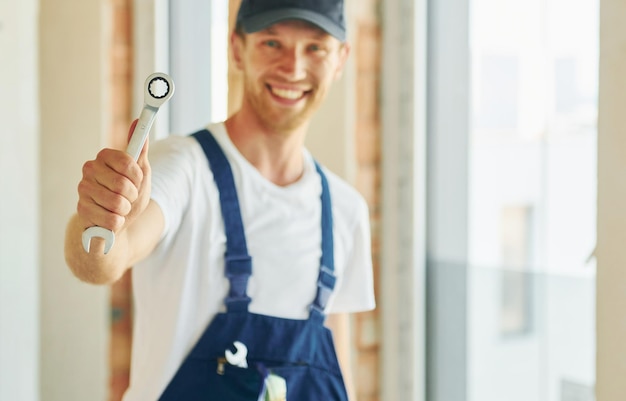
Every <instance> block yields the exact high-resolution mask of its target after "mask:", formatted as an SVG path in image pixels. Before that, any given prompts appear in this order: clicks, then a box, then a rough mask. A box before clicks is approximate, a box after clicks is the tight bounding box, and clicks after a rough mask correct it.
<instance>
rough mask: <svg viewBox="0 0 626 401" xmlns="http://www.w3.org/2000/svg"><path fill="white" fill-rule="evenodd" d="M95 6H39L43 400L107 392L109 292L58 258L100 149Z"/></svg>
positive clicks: (102, 65)
mask: <svg viewBox="0 0 626 401" xmlns="http://www.w3.org/2000/svg"><path fill="white" fill-rule="evenodd" d="M104 3H105V2H102V1H97V0H81V1H75V0H41V2H40V4H41V9H40V12H41V15H40V20H39V21H40V36H39V40H40V46H41V47H40V53H39V55H40V63H39V67H40V89H41V91H40V100H41V104H40V107H41V133H40V157H41V158H40V165H41V172H40V174H41V188H40V194H41V232H40V238H41V248H40V253H41V273H40V274H41V399H42V400H44V401H72V400H90V401H91V400H93V401H103V400H106V399H107V394H108V334H109V321H108V313H109V299H108V290H107V289H106V288H104V287H95V286H90V285H86V284H83V283H80V282H79V281H78V280H77V279H75V278H74V277H73V276H72V274H71V273H70V271H69V269H68V268H67V267H66V265H65V260H64V257H63V237H64V232H65V225H66V223H67V220H68V218H69V217H70V215H71V214H72V213H73V212H74V211H75V209H76V201H77V199H78V198H77V194H76V184H77V183H78V181H79V179H80V174H81V166H82V164H83V162H84V161H85V160H88V159H90V158H93V157H94V156H95V154H96V152H97V151H98V150H99V149H100V147H101V146H102V145H103V144H104V138H105V133H106V132H107V130H106V128H107V127H106V124H105V116H107V115H108V110H107V107H108V105H109V103H108V100H107V92H106V91H105V89H104V88H106V87H107V85H106V83H107V82H108V77H107V74H108V71H107V66H108V62H109V57H110V55H109V54H108V49H109V46H108V43H107V40H108V38H109V37H110V34H109V32H107V29H108V26H109V25H108V23H107V21H109V19H108V18H109V16H108V15H106V13H105V12H106V10H107V8H106V5H105V4H104Z"/></svg>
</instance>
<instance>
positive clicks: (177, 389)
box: [160, 130, 348, 401]
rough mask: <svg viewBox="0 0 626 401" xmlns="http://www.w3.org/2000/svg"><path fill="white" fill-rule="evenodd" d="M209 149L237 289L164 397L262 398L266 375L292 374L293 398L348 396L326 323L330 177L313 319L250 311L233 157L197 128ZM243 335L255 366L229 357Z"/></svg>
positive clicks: (336, 400)
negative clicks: (229, 158)
mask: <svg viewBox="0 0 626 401" xmlns="http://www.w3.org/2000/svg"><path fill="white" fill-rule="evenodd" d="M193 136H194V137H195V138H196V139H197V140H198V142H199V143H200V145H201V146H202V148H203V150H204V152H205V153H206V156H207V159H208V161H209V164H210V166H211V170H212V171H213V175H214V178H215V182H216V185H217V188H218V190H219V194H220V205H221V210H222V216H223V219H224V226H225V231H226V254H225V274H226V276H227V277H228V280H229V282H230V290H229V293H228V296H227V298H226V299H225V301H224V302H225V305H226V312H224V313H219V314H217V315H216V316H215V318H214V319H213V321H212V322H211V323H210V324H209V326H208V327H207V329H206V330H205V332H204V333H203V334H202V336H201V337H200V340H199V341H198V343H197V344H196V345H195V346H194V348H193V349H192V351H191V352H190V354H189V355H188V356H187V358H186V359H185V361H184V362H183V364H182V365H181V367H180V368H179V369H178V371H177V373H176V374H175V376H174V378H173V379H172V381H171V382H170V383H169V384H168V386H167V388H166V389H165V391H164V393H163V395H162V396H161V398H160V400H161V401H172V400H183V401H195V400H198V401H200V400H203V401H258V400H261V401H262V398H260V396H261V394H262V393H263V391H264V379H265V378H266V377H267V375H268V374H270V373H271V374H274V375H277V376H279V377H282V378H284V379H285V381H286V384H287V400H289V401H347V399H348V397H347V394H346V390H345V386H344V383H343V378H342V375H341V371H340V368H339V363H338V362H337V357H336V354H335V349H334V345H333V339H332V334H331V332H330V330H329V329H327V328H326V327H324V318H325V315H324V309H325V307H326V304H327V302H328V298H329V296H330V294H331V292H332V290H333V288H334V285H335V281H336V278H335V275H334V257H333V231H332V226H333V222H332V213H331V201H330V193H329V189H328V182H327V180H326V177H325V176H324V173H323V172H322V170H321V168H320V166H319V165H318V164H317V163H316V169H317V172H318V173H319V175H320V177H321V182H322V195H321V201H322V221H321V225H322V257H321V261H320V262H321V264H320V272H319V278H318V282H317V294H316V297H315V300H314V301H313V303H312V304H311V306H310V314H309V318H308V319H306V320H295V319H283V318H278V317H272V316H264V315H259V314H254V313H250V312H249V311H248V305H249V304H250V301H251V299H250V297H248V295H247V294H246V289H247V283H248V278H249V277H250V275H251V274H252V260H251V257H250V256H249V255H248V250H247V246H246V237H245V234H244V228H243V222H242V219H241V212H240V209H239V201H238V198H237V192H236V189H235V184H234V180H233V176H232V171H231V168H230V165H229V163H228V161H227V159H226V157H225V155H224V153H223V151H222V150H221V148H220V147H219V145H218V144H217V142H216V140H215V138H214V137H213V135H212V134H211V133H210V132H209V131H208V130H202V131H199V132H196V133H195V134H193ZM235 342H240V343H243V344H245V346H246V347H247V349H248V353H247V363H248V367H247V368H242V367H238V366H233V365H231V364H229V363H228V362H227V361H226V359H225V358H224V356H225V351H226V350H231V351H235V348H233V344H234V343H235Z"/></svg>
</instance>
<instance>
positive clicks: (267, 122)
mask: <svg viewBox="0 0 626 401" xmlns="http://www.w3.org/2000/svg"><path fill="white" fill-rule="evenodd" d="M254 90H255V89H254V87H253V86H252V85H251V84H250V82H249V81H247V80H244V93H248V94H253V95H252V96H247V99H246V100H244V101H247V102H248V103H249V104H250V106H251V107H252V109H253V110H254V111H255V113H256V114H257V116H258V118H259V121H260V122H261V124H263V126H264V127H265V128H267V129H270V130H272V131H274V132H280V133H290V132H294V131H296V130H298V129H300V128H302V127H303V126H305V125H306V124H307V123H308V122H309V120H310V119H311V117H312V116H313V114H314V112H315V110H317V109H318V108H319V105H320V104H321V100H322V99H321V98H320V96H319V94H318V95H317V97H318V98H316V99H307V103H306V104H305V107H304V108H303V109H302V110H301V111H300V112H298V113H295V114H291V113H290V115H287V116H285V115H276V113H275V110H274V109H272V108H271V106H269V105H268V104H267V103H266V102H265V101H263V96H264V94H263V93H256V92H254ZM263 90H267V88H266V87H263ZM322 97H323V96H322ZM269 111H272V112H273V113H270V112H269Z"/></svg>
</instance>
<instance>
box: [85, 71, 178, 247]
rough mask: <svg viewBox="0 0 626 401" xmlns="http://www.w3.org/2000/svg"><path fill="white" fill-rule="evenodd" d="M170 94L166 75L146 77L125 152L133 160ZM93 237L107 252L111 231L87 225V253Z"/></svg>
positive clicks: (169, 85) (172, 91)
mask: <svg viewBox="0 0 626 401" xmlns="http://www.w3.org/2000/svg"><path fill="white" fill-rule="evenodd" d="M172 94H174V81H172V79H171V78H170V77H169V76H168V75H166V74H163V73H158V72H157V73H154V74H151V75H150V76H149V77H148V78H147V79H146V83H145V88H144V106H143V110H142V111H141V115H140V116H139V121H137V125H136V126H135V129H134V130H133V133H132V135H131V138H130V141H129V142H128V147H127V148H126V153H128V154H129V155H131V156H132V157H133V159H135V161H137V160H138V159H139V155H140V154H141V149H143V145H144V144H145V143H146V139H147V137H148V134H149V133H150V128H152V123H153V122H154V118H155V117H156V114H157V112H158V111H159V107H161V106H162V105H163V103H165V102H166V101H167V100H169V98H170V97H172ZM93 237H99V238H103V239H104V241H105V245H104V254H105V255H106V254H107V253H109V251H110V250H111V247H113V243H114V242H115V234H113V231H111V230H109V229H106V228H104V227H98V226H93V227H89V228H88V229H86V230H85V231H83V238H82V239H83V248H84V249H85V252H87V253H89V248H90V245H91V239H92V238H93Z"/></svg>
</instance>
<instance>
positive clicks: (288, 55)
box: [278, 48, 307, 81]
mask: <svg viewBox="0 0 626 401" xmlns="http://www.w3.org/2000/svg"><path fill="white" fill-rule="evenodd" d="M306 65H307V61H306V57H305V55H304V54H303V53H302V52H301V51H299V50H298V49H297V48H292V49H286V50H285V51H284V52H283V54H282V57H281V59H280V65H279V68H278V70H279V72H280V74H281V75H282V76H283V77H284V78H285V79H288V80H290V81H298V80H301V79H304V78H306Z"/></svg>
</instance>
